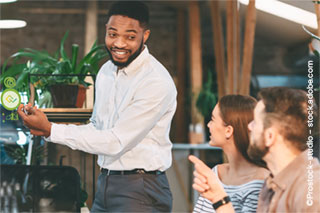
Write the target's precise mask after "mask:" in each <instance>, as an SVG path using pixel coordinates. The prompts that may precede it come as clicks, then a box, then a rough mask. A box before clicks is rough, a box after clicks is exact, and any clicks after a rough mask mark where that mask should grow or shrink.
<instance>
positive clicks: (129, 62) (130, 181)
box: [18, 1, 177, 212]
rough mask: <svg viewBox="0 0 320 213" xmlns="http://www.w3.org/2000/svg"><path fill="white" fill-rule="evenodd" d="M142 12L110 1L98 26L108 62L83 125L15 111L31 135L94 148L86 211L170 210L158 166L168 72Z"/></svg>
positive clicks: (166, 160) (171, 88)
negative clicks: (94, 173)
mask: <svg viewBox="0 0 320 213" xmlns="http://www.w3.org/2000/svg"><path fill="white" fill-rule="evenodd" d="M148 23H149V11H148V8H147V6H146V5H145V4H144V3H142V2H139V1H120V2H116V3H114V4H113V5H112V6H111V8H110V10H109V13H108V19H107V24H106V37H105V43H106V49H107V51H108V53H109V55H110V58H111V60H110V61H108V62H107V63H105V64H104V65H103V66H102V67H101V69H100V71H99V73H98V76H97V80H96V98H95V100H96V101H95V105H94V109H93V114H92V117H91V119H90V121H91V122H90V123H89V124H87V125H81V126H76V125H63V124H55V123H50V122H49V121H48V120H47V118H46V116H45V115H44V113H42V112H41V111H39V110H37V109H36V108H31V107H30V105H27V106H25V109H26V110H27V111H28V112H29V113H31V114H30V115H26V114H24V113H23V112H22V108H23V105H21V106H20V107H19V109H18V113H19V115H20V116H21V118H22V119H23V121H24V123H25V125H26V126H27V127H29V128H30V131H31V133H32V134H35V135H42V136H45V137H47V138H46V139H47V140H48V141H51V142H53V143H58V144H63V145H67V146H69V147H70V148H72V149H76V150H82V151H84V152H88V153H91V154H97V155H99V157H98V164H99V166H100V167H101V174H100V175H99V178H98V182H97V193H96V196H95V200H94V203H93V206H92V209H91V212H140V211H142V212H154V211H158V212H170V211H171V208H172V195H171V192H170V189H169V184H168V180H167V178H166V175H165V170H166V169H168V168H169V167H170V165H171V147H172V144H171V142H170V139H169V131H170V124H171V120H172V117H173V115H174V112H175V109H176V95H177V92H176V88H175V85H174V82H173V80H172V78H171V77H170V75H169V73H168V71H167V70H166V69H165V68H164V67H163V65H161V63H159V62H158V61H157V60H156V59H155V58H154V57H153V56H152V55H151V54H150V53H149V51H148V48H147V46H146V45H145V42H146V41H147V40H148V38H149V35H150V30H149V28H148Z"/></svg>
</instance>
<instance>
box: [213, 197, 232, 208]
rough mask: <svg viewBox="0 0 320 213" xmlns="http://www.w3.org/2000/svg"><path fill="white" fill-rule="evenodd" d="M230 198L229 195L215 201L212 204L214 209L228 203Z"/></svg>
mask: <svg viewBox="0 0 320 213" xmlns="http://www.w3.org/2000/svg"><path fill="white" fill-rule="evenodd" d="M230 201H231V200H230V197H229V196H225V197H224V198H222V199H221V200H219V201H217V202H215V203H214V204H212V207H213V209H214V210H217V209H218V208H219V207H220V206H223V205H225V204H227V203H229V202H230Z"/></svg>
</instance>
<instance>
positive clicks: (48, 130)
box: [44, 122, 52, 138]
mask: <svg viewBox="0 0 320 213" xmlns="http://www.w3.org/2000/svg"><path fill="white" fill-rule="evenodd" d="M51 127H52V124H51V122H49V124H48V126H47V128H46V133H45V135H44V136H45V137H46V138H47V137H49V136H50V135H51Z"/></svg>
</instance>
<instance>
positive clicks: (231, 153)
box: [193, 95, 269, 213]
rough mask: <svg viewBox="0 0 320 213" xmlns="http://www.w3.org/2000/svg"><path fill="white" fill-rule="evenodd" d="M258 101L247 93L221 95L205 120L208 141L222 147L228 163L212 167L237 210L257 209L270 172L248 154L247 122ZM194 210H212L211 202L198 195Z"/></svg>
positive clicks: (212, 144)
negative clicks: (208, 132)
mask: <svg viewBox="0 0 320 213" xmlns="http://www.w3.org/2000/svg"><path fill="white" fill-rule="evenodd" d="M256 103H257V101H256V100H255V99H254V98H252V97H250V96H243V95H227V96H224V97H222V98H221V99H220V101H219V103H218V104H217V105H216V106H215V108H214V110H213V111H212V118H211V121H210V122H209V123H208V127H209V131H210V134H211V135H210V143H209V144H210V145H211V146H216V147H221V148H222V150H223V151H224V153H225V154H226V157H227V159H228V163H224V164H220V165H217V166H215V167H214V168H213V169H212V170H213V171H214V173H215V174H216V176H217V178H218V182H220V184H221V185H222V186H223V188H224V189H225V191H226V193H227V194H228V196H229V197H230V198H231V203H232V205H233V207H234V209H235V211H236V212H245V213H248V212H256V208H257V205H258V197H259V193H260V190H261V188H262V185H263V183H264V179H265V178H266V177H267V176H268V174H269V172H268V170H267V169H265V168H263V167H265V164H264V162H253V161H252V160H251V159H250V158H249V156H248V154H247V148H248V146H249V130H248V124H249V122H250V121H251V120H253V109H254V107H255V105H256ZM193 212H196V213H197V212H214V209H213V206H212V202H210V201H209V200H208V199H206V198H204V197H202V196H200V197H199V199H198V200H197V203H196V205H195V207H194V209H193Z"/></svg>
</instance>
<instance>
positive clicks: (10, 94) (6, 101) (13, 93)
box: [1, 89, 21, 110]
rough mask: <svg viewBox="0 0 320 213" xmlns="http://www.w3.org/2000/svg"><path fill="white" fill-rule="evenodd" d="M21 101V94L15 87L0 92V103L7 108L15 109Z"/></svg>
mask: <svg viewBox="0 0 320 213" xmlns="http://www.w3.org/2000/svg"><path fill="white" fill-rule="evenodd" d="M20 103H21V96H20V94H19V93H18V91H17V90H15V89H6V90H4V91H3V92H2V94H1V104H2V106H3V107H4V108H5V109H7V110H14V109H16V108H17V107H18V106H19V105H20Z"/></svg>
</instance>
